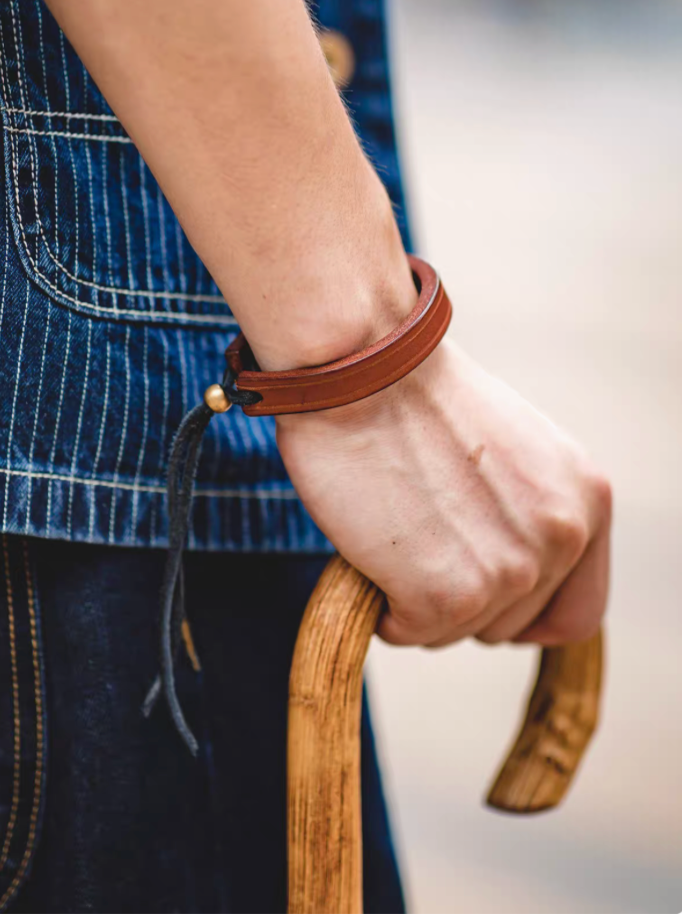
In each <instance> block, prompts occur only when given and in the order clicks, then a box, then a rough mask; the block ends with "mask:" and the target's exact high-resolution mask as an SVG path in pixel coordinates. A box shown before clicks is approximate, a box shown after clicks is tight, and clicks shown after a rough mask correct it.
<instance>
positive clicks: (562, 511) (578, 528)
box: [541, 502, 589, 559]
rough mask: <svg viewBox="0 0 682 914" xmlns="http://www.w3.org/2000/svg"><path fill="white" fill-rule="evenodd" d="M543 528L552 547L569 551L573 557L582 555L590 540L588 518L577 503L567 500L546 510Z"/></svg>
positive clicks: (545, 536) (565, 551)
mask: <svg viewBox="0 0 682 914" xmlns="http://www.w3.org/2000/svg"><path fill="white" fill-rule="evenodd" d="M541 530H542V533H543V535H544V538H545V541H546V542H547V543H548V544H549V545H550V546H551V547H553V548H555V549H557V550H559V551H561V552H562V553H567V554H568V555H570V557H571V559H576V558H578V557H579V556H581V555H582V553H583V552H584V551H585V548H586V546H587V543H588V540H589V528H588V524H587V519H586V518H585V517H584V516H583V513H582V512H581V511H580V510H579V509H578V507H577V506H576V505H570V504H567V503H565V502H564V503H558V504H554V505H552V506H551V507H549V508H547V509H546V510H545V512H544V515H543V517H542V521H541Z"/></svg>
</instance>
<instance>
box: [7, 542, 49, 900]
mask: <svg viewBox="0 0 682 914" xmlns="http://www.w3.org/2000/svg"><path fill="white" fill-rule="evenodd" d="M23 546H24V574H25V575H26V592H27V604H28V614H29V625H30V630H31V656H32V659H33V687H34V700H35V713H36V772H35V777H34V780H33V804H32V806H31V816H30V818H29V826H28V837H27V839H26V847H25V849H24V855H23V857H22V859H21V863H20V864H19V869H18V870H17V872H16V874H15V876H14V879H13V880H12V882H11V883H10V885H9V886H8V888H7V891H6V892H5V894H4V895H3V896H2V898H0V910H3V909H4V908H5V906H6V905H7V904H8V902H9V901H10V900H11V899H12V897H13V896H14V894H15V893H16V890H17V889H18V887H19V886H20V885H21V881H22V879H23V878H24V874H25V873H26V870H27V869H28V865H29V863H30V862H31V858H32V856H33V851H34V849H35V843H36V833H37V829H38V813H39V811H40V805H41V799H42V795H43V754H44V751H45V747H44V739H45V732H44V727H43V695H42V683H41V669H40V653H39V650H38V626H37V622H36V607H35V592H34V588H33V578H32V575H31V569H30V563H29V556H28V541H27V540H24V542H23Z"/></svg>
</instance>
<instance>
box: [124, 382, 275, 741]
mask: <svg viewBox="0 0 682 914" xmlns="http://www.w3.org/2000/svg"><path fill="white" fill-rule="evenodd" d="M233 382H234V375H233V372H232V370H231V368H230V367H229V366H228V367H227V369H226V371H225V374H224V375H223V380H222V382H221V384H220V385H213V388H209V390H208V391H207V394H206V399H207V400H210V399H211V398H210V397H209V391H211V392H213V391H214V390H215V388H216V387H219V388H220V391H222V394H223V395H224V398H225V399H224V402H223V405H222V406H220V407H219V408H218V409H214V408H212V407H211V406H209V405H208V403H207V402H206V401H204V402H203V403H200V404H199V405H198V406H195V407H194V409H192V410H190V412H188V413H187V415H186V416H185V418H184V419H183V420H182V422H181V423H180V427H179V428H178V430H177V432H176V434H175V438H174V439H173V444H172V446H171V452H170V458H169V461H168V473H167V476H166V495H167V499H168V528H169V530H168V553H167V555H166V565H165V568H164V572H163V581H162V584H161V611H160V616H159V670H160V672H159V674H158V676H157V677H156V679H155V680H154V683H153V685H152V687H151V688H150V690H149V692H148V693H147V697H146V698H145V700H144V704H143V705H142V713H143V714H144V715H145V717H149V715H150V714H151V712H152V709H153V708H154V705H155V704H156V702H157V699H158V698H159V696H160V694H161V692H162V691H163V694H164V697H165V699H166V704H167V705H168V709H169V711H170V714H171V717H172V718H173V722H174V724H175V727H176V729H177V731H178V733H179V734H180V736H181V737H182V739H183V740H184V741H185V743H186V745H187V747H188V749H189V751H190V752H191V753H192V755H197V753H198V751H199V744H198V743H197V740H196V737H195V736H194V734H193V733H192V731H191V730H190V728H189V726H188V724H187V721H186V719H185V715H184V713H183V711H182V708H181V707H180V702H179V701H178V696H177V692H176V689H175V660H176V659H177V656H178V653H179V649H180V644H181V642H182V636H181V632H182V623H183V621H184V619H185V594H184V575H183V570H182V550H183V548H184V545H185V540H186V538H187V530H188V528H189V519H190V513H191V509H192V494H193V491H194V478H195V476H196V472H197V465H198V463H199V455H200V453H201V442H202V439H203V437H204V432H205V431H206V429H207V428H208V425H209V422H210V421H211V419H212V418H213V416H214V415H215V413H216V412H226V411H227V410H228V409H229V408H230V407H231V406H233V405H236V406H242V407H243V406H251V405H253V404H255V403H257V402H258V401H259V400H260V394H257V393H254V392H252V391H239V390H235V389H234V387H233V386H232V385H233Z"/></svg>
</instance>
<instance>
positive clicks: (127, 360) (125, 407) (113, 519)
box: [109, 326, 130, 543]
mask: <svg viewBox="0 0 682 914" xmlns="http://www.w3.org/2000/svg"><path fill="white" fill-rule="evenodd" d="M125 368H126V394H125V402H124V405H123V426H122V428H121V439H120V441H119V445H118V455H117V457H116V466H115V467H114V482H116V481H117V480H118V471H119V470H120V469H121V463H122V462H123V450H124V448H125V443H126V438H127V437H128V412H129V410H130V326H127V327H126V348H125ZM115 522H116V492H115V490H112V492H111V505H110V507H109V542H110V543H113V542H114V526H115Z"/></svg>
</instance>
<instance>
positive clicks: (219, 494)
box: [0, 467, 298, 501]
mask: <svg viewBox="0 0 682 914" xmlns="http://www.w3.org/2000/svg"><path fill="white" fill-rule="evenodd" d="M0 474H3V475H5V476H10V477H11V476H20V477H23V478H24V479H26V478H28V477H29V476H30V477H32V478H33V479H47V480H49V481H50V482H65V483H71V482H73V483H76V484H77V485H83V486H102V487H103V488H105V489H120V490H121V491H124V492H134V491H135V490H137V491H139V492H148V493H149V494H151V495H164V494H165V491H166V489H165V486H163V485H146V484H142V485H138V486H135V484H134V483H129V482H121V481H120V480H118V481H117V482H112V481H111V480H108V479H88V478H87V477H86V476H67V475H66V474H63V473H43V472H36V471H34V470H10V469H7V468H6V467H0ZM194 497H195V498H237V499H246V500H249V499H258V500H260V499H266V500H267V499H268V498H271V499H273V500H275V501H298V495H297V494H296V492H295V491H294V490H293V489H202V488H201V487H197V488H196V489H195V490H194Z"/></svg>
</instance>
